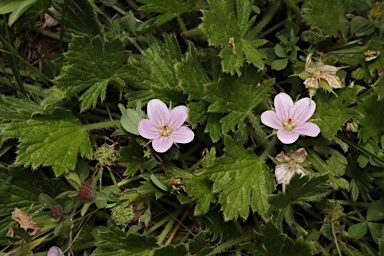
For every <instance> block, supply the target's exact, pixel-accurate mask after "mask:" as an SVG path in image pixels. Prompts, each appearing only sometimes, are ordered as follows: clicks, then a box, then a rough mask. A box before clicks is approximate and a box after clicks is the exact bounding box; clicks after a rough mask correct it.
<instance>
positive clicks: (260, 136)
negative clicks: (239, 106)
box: [248, 112, 268, 147]
mask: <svg viewBox="0 0 384 256" xmlns="http://www.w3.org/2000/svg"><path fill="white" fill-rule="evenodd" d="M248 119H249V121H250V122H251V124H252V127H253V129H255V131H256V133H255V134H253V135H254V138H255V139H256V141H257V142H258V143H260V144H261V145H262V146H263V147H266V146H267V145H268V140H267V134H266V133H265V132H264V130H263V129H261V127H260V124H259V120H258V119H257V118H256V116H255V115H254V114H253V113H252V112H251V113H249V114H248Z"/></svg>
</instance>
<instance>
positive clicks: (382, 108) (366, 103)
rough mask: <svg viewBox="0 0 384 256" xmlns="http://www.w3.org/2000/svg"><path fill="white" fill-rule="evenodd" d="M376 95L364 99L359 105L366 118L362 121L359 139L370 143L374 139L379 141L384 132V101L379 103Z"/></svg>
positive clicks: (359, 109)
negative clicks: (383, 119)
mask: <svg viewBox="0 0 384 256" xmlns="http://www.w3.org/2000/svg"><path fill="white" fill-rule="evenodd" d="M376 98H377V97H376V95H374V94H371V95H370V96H368V97H366V98H364V99H363V101H362V102H361V103H360V104H359V105H358V107H357V109H358V111H359V112H360V113H361V114H362V115H363V117H364V118H362V119H361V120H360V125H361V127H360V130H359V133H358V135H359V137H360V138H361V139H362V140H363V141H364V142H366V141H368V140H369V139H370V138H372V139H373V140H374V141H378V140H379V134H380V133H382V132H383V131H384V126H383V122H382V116H383V115H382V113H384V101H377V99H376Z"/></svg>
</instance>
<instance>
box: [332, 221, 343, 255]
mask: <svg viewBox="0 0 384 256" xmlns="http://www.w3.org/2000/svg"><path fill="white" fill-rule="evenodd" d="M331 226H332V235H333V239H334V240H335V245H336V249H337V253H338V254H339V256H343V254H342V253H341V251H340V247H339V243H338V242H337V236H336V231H335V224H334V223H333V222H332V223H331Z"/></svg>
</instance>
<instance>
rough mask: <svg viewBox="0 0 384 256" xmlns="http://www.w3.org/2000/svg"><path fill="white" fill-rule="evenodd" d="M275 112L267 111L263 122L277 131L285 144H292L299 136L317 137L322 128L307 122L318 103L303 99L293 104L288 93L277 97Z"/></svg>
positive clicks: (263, 114)
mask: <svg viewBox="0 0 384 256" xmlns="http://www.w3.org/2000/svg"><path fill="white" fill-rule="evenodd" d="M274 103H275V110H276V112H275V111H272V110H267V111H265V112H264V113H262V114H261V122H262V123H263V124H265V125H267V126H269V127H271V128H273V129H276V130H277V138H279V140H280V141H281V142H282V143H284V144H292V143H294V142H295V141H296V140H297V139H298V138H299V135H300V134H302V135H307V136H311V137H316V136H317V135H319V133H320V128H319V127H318V126H317V125H316V124H314V123H309V122H307V120H308V119H309V118H310V117H311V116H312V115H313V113H314V112H315V109H316V103H315V102H314V101H313V100H311V99H309V98H303V99H301V100H299V101H297V102H296V103H293V101H292V99H291V97H290V96H289V95H288V94H286V93H279V94H278V95H276V97H275V101H274Z"/></svg>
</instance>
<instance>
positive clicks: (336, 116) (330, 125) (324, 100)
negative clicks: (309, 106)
mask: <svg viewBox="0 0 384 256" xmlns="http://www.w3.org/2000/svg"><path fill="white" fill-rule="evenodd" d="M362 89H363V88H362V87H361V86H354V87H353V88H346V89H340V90H338V91H337V94H338V97H335V96H334V95H331V94H329V93H326V92H322V91H318V92H317V93H316V95H315V101H316V111H315V114H314V115H313V116H312V118H313V119H314V121H315V123H316V124H317V125H318V126H319V127H320V131H321V135H323V136H324V137H325V138H327V139H332V138H333V136H335V135H336V133H337V131H339V130H340V129H341V127H342V126H343V125H344V124H345V122H346V121H347V120H349V119H351V118H356V117H359V115H358V112H357V111H356V110H355V109H354V108H350V106H351V105H352V104H354V103H356V95H357V94H358V93H359V92H360V91H361V90H362Z"/></svg>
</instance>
